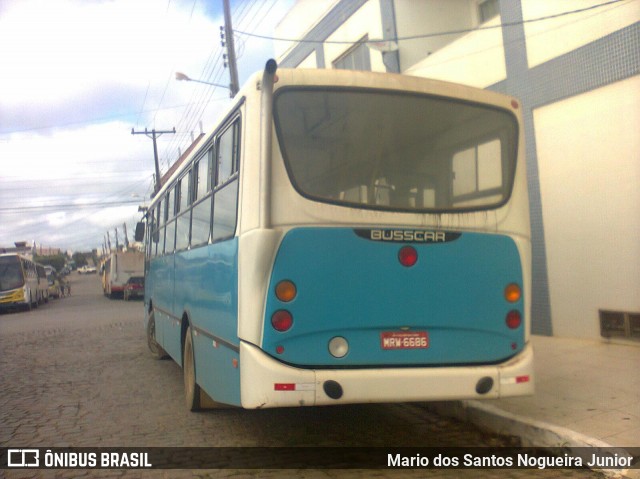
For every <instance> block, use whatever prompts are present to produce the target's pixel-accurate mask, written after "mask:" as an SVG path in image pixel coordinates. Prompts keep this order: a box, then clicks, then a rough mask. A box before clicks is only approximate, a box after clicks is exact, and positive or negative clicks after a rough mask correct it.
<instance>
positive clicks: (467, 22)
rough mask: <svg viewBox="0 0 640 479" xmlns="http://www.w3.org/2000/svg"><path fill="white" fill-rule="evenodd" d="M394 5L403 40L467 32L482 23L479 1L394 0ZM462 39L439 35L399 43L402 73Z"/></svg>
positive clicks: (454, 35) (455, 36) (454, 36)
mask: <svg viewBox="0 0 640 479" xmlns="http://www.w3.org/2000/svg"><path fill="white" fill-rule="evenodd" d="M393 4H394V9H395V16H396V25H397V31H398V32H401V36H402V37H411V36H419V35H422V34H424V33H425V32H430V33H440V32H450V31H458V30H465V29H469V28H473V27H474V26H476V25H477V23H478V18H477V13H476V12H477V8H476V2H475V0H447V1H444V2H443V1H442V0H420V1H418V2H417V1H415V0H394V1H393ZM460 36H462V34H460V33H458V34H452V35H435V36H429V37H425V38H415V39H411V40H404V41H402V42H399V45H398V46H399V55H400V70H401V71H403V72H404V71H406V70H407V69H409V68H411V67H412V66H413V65H415V64H416V63H418V62H419V61H421V60H423V59H424V58H425V57H426V56H428V55H431V54H435V53H436V52H438V50H440V49H441V48H443V47H445V46H446V45H448V44H449V43H451V42H452V41H454V40H455V39H456V38H459V37H460Z"/></svg>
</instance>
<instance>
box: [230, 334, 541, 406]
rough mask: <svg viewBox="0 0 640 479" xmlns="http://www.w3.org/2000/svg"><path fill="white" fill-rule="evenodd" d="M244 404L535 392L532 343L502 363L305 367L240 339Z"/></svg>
mask: <svg viewBox="0 0 640 479" xmlns="http://www.w3.org/2000/svg"><path fill="white" fill-rule="evenodd" d="M240 364H241V369H240V371H241V372H240V385H241V401H242V406H243V407H245V408H249V409H255V408H267V407H287V406H320V405H332V404H335V405H338V404H349V403H386V402H411V401H446V400H459V399H497V398H501V397H509V396H525V395H531V394H533V390H534V381H533V348H532V346H531V343H528V344H527V346H526V347H525V349H524V350H523V351H522V352H521V353H520V354H518V355H517V356H514V357H513V358H511V359H509V360H508V361H506V362H504V363H502V364H498V365H486V366H482V365H481V366H462V367H428V368H420V367H416V368H413V367H411V368H374V369H302V368H296V367H292V366H288V365H286V364H283V363H281V362H279V361H277V360H275V359H273V358H272V357H270V356H269V355H267V354H265V353H264V352H262V351H261V350H260V349H259V348H257V347H255V346H253V345H250V344H248V343H245V342H241V343H240Z"/></svg>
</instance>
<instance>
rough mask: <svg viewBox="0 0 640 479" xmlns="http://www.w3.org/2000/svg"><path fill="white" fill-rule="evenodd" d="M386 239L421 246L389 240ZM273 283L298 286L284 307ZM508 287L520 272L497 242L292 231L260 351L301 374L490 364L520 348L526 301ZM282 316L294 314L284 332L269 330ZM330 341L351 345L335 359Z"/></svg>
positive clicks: (380, 232)
mask: <svg viewBox="0 0 640 479" xmlns="http://www.w3.org/2000/svg"><path fill="white" fill-rule="evenodd" d="M393 235H396V236H395V238H398V237H399V238H404V239H406V238H413V236H414V235H415V238H416V239H419V240H420V241H417V242H415V241H414V242H395V241H394V240H393V239H391V238H392V237H393ZM429 235H432V236H429ZM385 237H387V238H388V239H387V240H384V239H383V238H385ZM429 238H431V239H434V240H435V242H427V241H426V240H427V239H429ZM407 244H409V245H411V246H412V247H414V248H415V249H416V251H417V253H418V260H417V263H416V264H415V265H414V266H411V267H406V266H403V265H402V264H401V263H400V261H399V259H398V254H399V250H400V249H401V248H402V247H403V246H406V245H407ZM281 280H291V281H293V282H294V283H295V285H296V287H297V296H296V297H295V299H294V300H293V301H291V302H289V303H284V302H281V301H279V300H278V299H277V298H276V297H275V294H274V289H275V286H276V284H277V283H278V282H279V281H281ZM511 283H516V284H518V285H520V287H521V288H522V287H523V276H522V265H521V259H520V256H519V253H518V248H517V246H516V244H515V242H514V241H513V240H512V239H511V238H510V237H508V236H504V235H497V234H484V233H466V232H465V233H450V232H447V233H445V232H433V231H432V232H425V231H419V230H400V229H397V228H396V229H394V230H393V231H392V230H384V229H358V228H355V229H354V228H297V229H293V230H290V231H289V232H288V233H287V234H286V235H285V237H284V239H283V241H282V243H281V245H280V248H279V250H278V254H277V256H276V261H275V265H274V268H273V273H272V276H271V281H270V288H269V293H268V296H267V305H266V317H265V327H264V337H263V342H262V348H263V350H264V351H265V352H266V353H267V354H270V355H272V356H273V357H274V358H276V359H278V360H280V361H282V362H285V363H288V364H291V365H296V366H299V367H358V366H365V367H371V366H376V365H377V366H392V365H404V366H418V365H430V366H446V365H479V364H497V363H500V362H504V361H506V360H507V359H509V358H510V357H512V356H514V355H516V354H517V353H519V352H521V351H522V350H523V349H524V347H525V340H526V338H525V330H526V324H527V323H526V318H525V316H526V314H525V310H524V299H523V297H520V299H519V300H518V301H517V302H514V303H510V302H508V301H507V300H506V299H505V296H504V291H505V288H506V287H507V286H508V285H509V284H511ZM281 309H284V310H287V311H289V312H290V313H291V314H292V315H293V326H292V327H291V329H289V330H288V331H286V332H278V331H276V330H275V329H274V328H273V327H272V326H271V324H270V318H271V317H272V315H273V314H274V313H275V312H276V311H278V310H281ZM510 311H519V313H520V317H521V323H520V325H519V326H518V327H516V328H514V329H511V328H509V327H508V326H507V323H506V318H507V315H508V314H509V313H510ZM411 335H413V337H414V339H411V337H410V336H411ZM336 336H341V337H343V338H345V339H346V340H347V341H348V344H349V351H348V353H347V354H346V355H345V356H344V357H342V358H335V357H333V356H332V355H331V354H330V353H329V348H328V345H329V341H330V340H331V339H332V338H334V337H336ZM277 349H283V351H280V352H278V351H277Z"/></svg>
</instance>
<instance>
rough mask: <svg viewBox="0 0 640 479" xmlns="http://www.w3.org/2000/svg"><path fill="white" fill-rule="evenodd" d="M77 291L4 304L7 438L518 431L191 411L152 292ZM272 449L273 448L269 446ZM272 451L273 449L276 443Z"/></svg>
mask: <svg viewBox="0 0 640 479" xmlns="http://www.w3.org/2000/svg"><path fill="white" fill-rule="evenodd" d="M70 279H71V286H72V293H71V296H69V297H66V298H62V299H60V300H53V301H50V302H49V303H48V304H46V305H43V306H41V307H40V308H38V309H36V310H33V311H30V312H19V313H10V314H2V315H0V372H1V374H0V446H2V447H12V448H17V447H147V446H148V447H205V446H206V447H285V448H288V447H298V446H312V447H317V446H323V447H343V446H362V447H383V448H393V447H402V446H406V447H487V446H504V445H514V444H515V441H514V438H504V437H500V436H495V435H491V434H487V433H484V432H483V431H480V430H478V429H476V428H475V427H473V426H470V425H468V424H464V423H459V422H456V421H454V420H451V419H447V418H443V417H439V416H437V415H436V414H434V413H433V412H430V411H428V410H427V409H426V408H425V405H424V404H366V405H350V406H336V407H323V408H320V407H317V408H316V407H310V408H285V409H267V410H241V409H227V410H212V411H205V412H201V413H190V412H188V411H187V410H186V407H185V406H184V399H183V386H182V371H181V369H180V368H179V367H178V366H177V365H176V364H175V363H174V362H172V361H170V360H165V361H157V360H154V359H152V357H151V356H150V354H149V353H148V351H147V347H146V342H145V335H144V331H143V327H142V320H143V303H142V302H141V301H132V302H125V301H122V300H110V299H108V298H106V297H104V296H103V295H102V290H101V287H100V280H99V277H97V276H95V275H88V276H80V275H78V274H77V273H73V274H72V275H71V276H70ZM262 452H263V453H265V451H264V450H263V451H262ZM267 453H268V452H267ZM427 476H428V477H448V478H454V477H456V478H457V477H465V478H466V477H468V478H477V477H480V478H494V477H495V478H498V477H499V478H525V477H526V478H529V477H545V478H549V477H574V478H583V477H600V476H599V475H598V474H595V473H592V472H590V471H586V470H537V469H533V470H517V469H494V470H491V469H482V470H477V469H476V470H462V469H439V470H420V469H402V470H397V469H396V470H392V469H370V470H364V469H348V470H347V469H326V470H319V469H295V470H292V469H287V470H270V469H216V470H153V471H141V470H118V469H115V470H107V469H100V470H72V471H70V470H55V471H54V470H48V471H47V470H24V469H23V470H0V478H1V477H7V478H21V479H22V478H32V477H43V478H48V477H56V478H57V477H60V478H67V477H144V478H152V477H167V478H173V477H233V478H244V477H251V478H254V477H266V478H276V477H278V478H279V477H302V478H328V477H329V478H333V477H346V478H365V477H366V478H368V477H380V478H386V477H393V478H396V477H397V478H400V477H427Z"/></svg>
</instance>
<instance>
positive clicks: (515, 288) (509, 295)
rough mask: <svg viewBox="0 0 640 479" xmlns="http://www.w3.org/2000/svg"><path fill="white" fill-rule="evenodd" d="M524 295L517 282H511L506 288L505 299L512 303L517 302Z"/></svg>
mask: <svg viewBox="0 0 640 479" xmlns="http://www.w3.org/2000/svg"><path fill="white" fill-rule="evenodd" d="M521 297H522V290H521V289H520V286H519V285H517V284H516V283H511V284H509V285H507V287H506V288H504V299H506V300H507V301H509V302H510V303H516V302H518V301H519V300H520V298H521Z"/></svg>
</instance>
